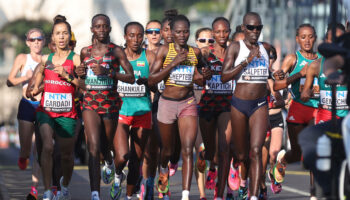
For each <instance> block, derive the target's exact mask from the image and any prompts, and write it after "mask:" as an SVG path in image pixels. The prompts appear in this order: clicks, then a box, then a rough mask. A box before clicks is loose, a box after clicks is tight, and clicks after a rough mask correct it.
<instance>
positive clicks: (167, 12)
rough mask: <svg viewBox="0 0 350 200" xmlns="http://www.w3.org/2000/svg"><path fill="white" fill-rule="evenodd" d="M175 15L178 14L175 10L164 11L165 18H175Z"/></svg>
mask: <svg viewBox="0 0 350 200" xmlns="http://www.w3.org/2000/svg"><path fill="white" fill-rule="evenodd" d="M176 15H178V12H177V10H176V9H170V10H166V11H164V16H165V17H175V16H176Z"/></svg>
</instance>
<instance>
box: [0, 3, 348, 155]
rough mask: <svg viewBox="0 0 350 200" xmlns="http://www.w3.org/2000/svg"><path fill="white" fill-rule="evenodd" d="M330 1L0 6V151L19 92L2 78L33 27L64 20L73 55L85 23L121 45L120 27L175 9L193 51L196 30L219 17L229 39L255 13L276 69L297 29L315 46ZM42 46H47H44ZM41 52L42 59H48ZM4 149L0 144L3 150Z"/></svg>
mask: <svg viewBox="0 0 350 200" xmlns="http://www.w3.org/2000/svg"><path fill="white" fill-rule="evenodd" d="M331 1H332V0H59V1H57V0H0V96H1V97H0V148H1V147H2V146H3V145H4V144H1V143H2V142H3V141H5V140H6V141H11V143H16V136H15V134H16V133H15V132H16V131H15V130H16V128H15V127H16V123H17V122H16V121H17V120H16V115H17V106H18V102H19V100H20V98H21V87H20V86H18V87H14V88H8V87H7V86H6V79H7V75H8V73H9V71H10V69H11V67H12V64H13V61H14V58H15V57H16V55H17V54H19V53H28V52H29V49H28V48H27V47H26V45H25V42H24V40H25V33H26V32H27V31H28V30H29V29H30V28H33V27H38V28H41V29H43V30H44V32H45V34H46V37H48V36H49V35H50V32H51V28H52V19H53V17H54V16H56V15H57V14H61V15H64V16H66V18H67V20H68V22H70V24H71V26H72V30H73V32H74V33H75V36H76V39H77V47H76V48H75V50H76V52H77V53H79V52H80V49H81V48H82V47H84V46H87V45H89V44H90V42H91V35H92V34H91V32H90V26H91V18H92V17H93V16H94V15H95V14H97V13H104V14H107V15H108V16H109V17H110V18H111V25H112V33H111V39H112V41H113V42H114V43H116V44H119V45H122V44H123V43H124V41H123V27H124V25H125V24H126V23H128V22H129V21H139V22H140V23H142V24H143V25H146V23H147V21H148V20H150V19H158V20H162V18H163V14H164V11H165V10H167V9H178V11H179V13H181V14H185V15H186V16H188V18H189V19H190V21H191V37H190V40H189V44H192V45H194V33H195V31H196V30H197V29H198V28H201V27H210V26H211V22H212V21H213V19H214V18H215V17H219V16H224V17H226V18H227V19H229V20H230V22H231V29H232V33H233V32H234V30H235V27H236V26H237V25H240V24H241V23H242V18H243V15H244V14H245V13H246V12H247V11H255V12H258V13H259V14H260V15H261V17H262V21H263V24H264V29H263V33H262V36H261V40H264V41H266V42H269V43H271V44H273V45H274V46H275V47H276V49H277V52H278V60H277V62H276V63H277V65H280V63H281V60H282V59H283V57H284V56H285V55H286V54H287V53H291V52H294V51H296V50H297V49H298V47H297V45H296V44H295V29H296V28H297V26H298V25H299V24H302V23H311V24H312V25H313V26H315V28H316V31H317V35H318V38H317V40H318V41H317V43H318V44H319V43H321V42H322V40H323V38H324V35H325V31H326V28H327V24H328V23H329V22H330V12H329V10H330V3H331ZM345 15H346V12H345V8H344V5H343V3H342V1H338V14H337V21H338V22H340V23H343V24H345V20H346V16H345ZM47 41H48V40H47ZM48 52H49V51H48V49H47V48H45V49H44V53H48ZM5 146H6V144H5Z"/></svg>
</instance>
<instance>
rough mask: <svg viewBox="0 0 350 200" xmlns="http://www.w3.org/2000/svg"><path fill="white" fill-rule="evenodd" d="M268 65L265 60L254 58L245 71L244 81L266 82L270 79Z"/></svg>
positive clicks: (243, 73) (243, 74)
mask: <svg viewBox="0 0 350 200" xmlns="http://www.w3.org/2000/svg"><path fill="white" fill-rule="evenodd" d="M268 66H269V65H268V63H267V61H266V60H265V59H263V58H260V59H257V58H254V60H253V61H252V62H250V63H249V65H248V66H247V67H246V68H244V69H243V72H242V80H243V81H251V82H266V80H267V78H268V77H269V69H268Z"/></svg>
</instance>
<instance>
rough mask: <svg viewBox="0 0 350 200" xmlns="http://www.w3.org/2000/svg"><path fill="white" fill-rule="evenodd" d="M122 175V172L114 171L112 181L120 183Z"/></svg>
mask: <svg viewBox="0 0 350 200" xmlns="http://www.w3.org/2000/svg"><path fill="white" fill-rule="evenodd" d="M122 176H123V172H122V173H121V174H117V173H115V175H114V182H115V184H118V185H120V182H121V179H122Z"/></svg>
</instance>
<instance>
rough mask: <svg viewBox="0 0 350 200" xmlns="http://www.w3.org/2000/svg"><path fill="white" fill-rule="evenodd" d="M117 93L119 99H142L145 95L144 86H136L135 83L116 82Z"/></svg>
mask: <svg viewBox="0 0 350 200" xmlns="http://www.w3.org/2000/svg"><path fill="white" fill-rule="evenodd" d="M117 91H118V93H119V95H120V96H121V97H143V96H145V95H146V86H145V85H143V84H142V85H138V84H137V83H136V82H135V83H134V84H129V83H124V82H122V81H118V89H117Z"/></svg>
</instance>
